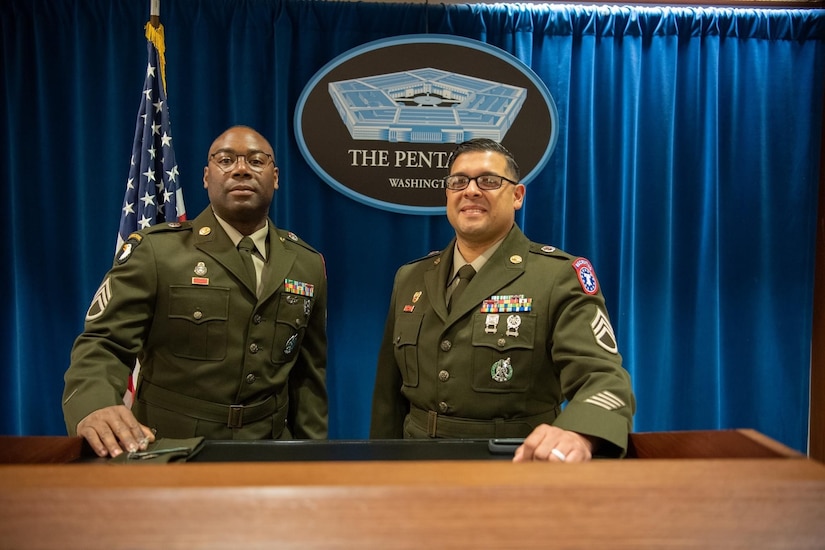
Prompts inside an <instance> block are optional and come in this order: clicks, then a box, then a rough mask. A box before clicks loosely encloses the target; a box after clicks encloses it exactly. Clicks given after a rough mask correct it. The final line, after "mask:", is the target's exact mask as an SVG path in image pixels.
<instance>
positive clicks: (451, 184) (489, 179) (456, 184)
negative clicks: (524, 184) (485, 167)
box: [444, 174, 518, 191]
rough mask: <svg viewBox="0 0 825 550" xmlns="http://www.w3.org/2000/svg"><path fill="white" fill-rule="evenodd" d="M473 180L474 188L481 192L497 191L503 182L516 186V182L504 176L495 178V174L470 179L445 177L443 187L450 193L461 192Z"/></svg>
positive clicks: (468, 177)
mask: <svg viewBox="0 0 825 550" xmlns="http://www.w3.org/2000/svg"><path fill="white" fill-rule="evenodd" d="M473 180H475V181H476V186H478V188H479V189H481V190H482V191H492V190H493V189H498V188H499V187H501V184H502V183H504V182H505V181H509V182H510V183H512V184H513V185H517V184H518V182H517V181H513V180H511V179H509V178H505V177H504V176H496V175H495V174H485V175H483V176H476V177H474V178H471V177H470V176H460V175H456V176H447V177H446V178H444V185H445V186H446V187H447V189H450V190H452V191H461V190H462V189H466V188H467V186H468V185H470V182H471V181H473Z"/></svg>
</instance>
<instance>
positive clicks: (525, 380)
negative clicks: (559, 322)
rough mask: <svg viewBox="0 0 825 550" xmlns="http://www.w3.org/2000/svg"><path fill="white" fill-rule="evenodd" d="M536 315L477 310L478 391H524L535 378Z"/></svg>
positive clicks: (475, 374)
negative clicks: (480, 311)
mask: <svg viewBox="0 0 825 550" xmlns="http://www.w3.org/2000/svg"><path fill="white" fill-rule="evenodd" d="M535 337H536V316H535V314H532V313H530V314H525V313H513V314H509V313H496V314H490V313H476V314H475V315H474V317H473V380H472V387H473V389H474V390H475V391H479V392H485V393H507V392H524V391H527V388H528V387H529V386H530V382H531V381H532V379H533V348H534V346H535Z"/></svg>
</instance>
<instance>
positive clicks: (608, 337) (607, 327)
mask: <svg viewBox="0 0 825 550" xmlns="http://www.w3.org/2000/svg"><path fill="white" fill-rule="evenodd" d="M590 326H591V328H592V329H593V336H594V337H595V338H596V343H597V344H599V345H600V346H601V347H602V348H604V349H605V350H607V351H609V352H610V353H615V354H618V353H619V347H618V345H617V344H616V335H615V334H614V333H613V326H612V325H611V324H610V320H609V319H608V318H607V315H605V313H604V312H603V311H602V309H601V308H596V316H595V317H593V320H592V321H591V322H590Z"/></svg>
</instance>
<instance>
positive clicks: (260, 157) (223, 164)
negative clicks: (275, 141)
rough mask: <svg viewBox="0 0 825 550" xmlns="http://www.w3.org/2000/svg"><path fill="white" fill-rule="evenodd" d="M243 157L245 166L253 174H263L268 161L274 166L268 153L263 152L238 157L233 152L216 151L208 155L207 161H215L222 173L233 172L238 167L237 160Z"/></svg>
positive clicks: (273, 161)
mask: <svg viewBox="0 0 825 550" xmlns="http://www.w3.org/2000/svg"><path fill="white" fill-rule="evenodd" d="M241 157H243V159H244V161H246V165H247V166H248V167H249V169H250V170H252V171H253V172H263V171H264V168H266V167H267V166H268V165H269V161H272V164H275V159H274V158H273V157H272V155H270V154H269V153H264V152H263V151H254V152H252V153H247V154H246V155H239V154H238V153H236V152H234V151H218V152H217V153H212V154H211V155H209V160H212V161H215V164H217V165H218V168H220V169H221V171H223V172H224V173H226V172H229V171H231V170H234V169H235V167H236V166H237V165H238V159H239V158H241Z"/></svg>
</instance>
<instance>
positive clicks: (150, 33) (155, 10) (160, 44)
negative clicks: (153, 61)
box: [146, 0, 166, 90]
mask: <svg viewBox="0 0 825 550" xmlns="http://www.w3.org/2000/svg"><path fill="white" fill-rule="evenodd" d="M146 39H147V40H149V41H150V42H151V43H152V44H154V45H155V48H156V49H157V51H158V61H159V62H160V81H161V82H162V83H163V89H164V90H165V89H166V40H165V37H164V35H163V25H161V24H160V0H151V3H150V7H149V22H148V23H147V24H146Z"/></svg>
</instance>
